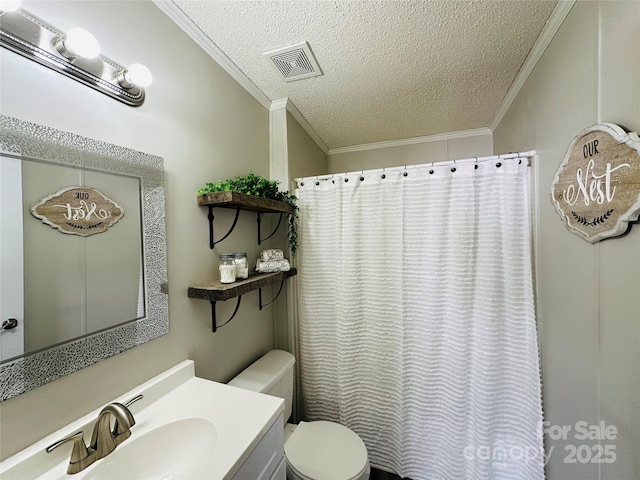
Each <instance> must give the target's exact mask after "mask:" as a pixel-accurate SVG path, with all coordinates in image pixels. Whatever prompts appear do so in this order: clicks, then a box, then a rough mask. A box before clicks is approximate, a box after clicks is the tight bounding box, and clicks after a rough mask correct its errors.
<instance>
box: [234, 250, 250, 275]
mask: <svg viewBox="0 0 640 480" xmlns="http://www.w3.org/2000/svg"><path fill="white" fill-rule="evenodd" d="M233 260H234V262H235V264H236V278H237V279H245V278H249V264H248V263H247V252H236V253H234V254H233Z"/></svg>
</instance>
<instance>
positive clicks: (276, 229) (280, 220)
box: [258, 212, 284, 245]
mask: <svg viewBox="0 0 640 480" xmlns="http://www.w3.org/2000/svg"><path fill="white" fill-rule="evenodd" d="M283 214H284V212H280V218H278V224H277V225H276V228H275V229H274V230H273V232H271V234H270V235H269V236H268V237H265V238H261V233H260V222H261V221H262V218H261V217H260V215H261V213H260V212H258V245H260V244H261V243H262V242H265V241H267V240H269V239H270V238H271V237H273V236H274V235H275V234H276V232H277V231H278V228H280V224H281V223H282V215H283Z"/></svg>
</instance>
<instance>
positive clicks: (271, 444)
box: [0, 360, 286, 480]
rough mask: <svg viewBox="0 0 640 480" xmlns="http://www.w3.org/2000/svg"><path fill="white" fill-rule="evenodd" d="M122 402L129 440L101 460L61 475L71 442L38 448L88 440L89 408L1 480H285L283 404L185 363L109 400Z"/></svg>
mask: <svg viewBox="0 0 640 480" xmlns="http://www.w3.org/2000/svg"><path fill="white" fill-rule="evenodd" d="M140 395H142V398H141V399H140V400H137V401H135V403H131V404H130V407H129V409H130V411H131V413H132V414H133V416H134V418H135V425H133V426H132V427H131V436H130V437H129V438H128V439H126V440H125V441H123V442H122V443H121V444H120V445H118V446H117V448H116V449H115V450H114V451H113V452H112V453H110V454H109V455H108V456H106V457H104V458H102V459H100V460H97V461H96V462H95V463H93V464H92V465H90V466H88V467H87V468H85V469H84V470H82V471H81V472H78V473H76V474H73V475H69V474H67V468H68V466H69V459H70V455H71V450H72V443H73V442H68V443H66V444H63V445H60V446H59V447H57V448H55V449H54V450H52V451H51V453H47V452H46V451H45V449H46V448H47V447H49V446H50V445H52V444H54V443H56V442H58V441H59V440H61V439H63V438H66V437H69V436H71V435H73V434H74V433H76V432H80V431H82V432H83V433H84V438H85V439H87V441H88V439H90V438H91V432H92V430H93V427H94V424H95V422H96V419H97V418H98V416H99V414H100V412H101V410H102V409H98V410H95V411H93V412H90V413H89V414H87V415H85V416H83V417H82V418H80V419H78V420H76V421H75V422H73V423H71V424H69V425H67V426H65V427H64V428H62V429H60V430H58V431H56V432H54V433H52V434H51V435H49V436H47V437H45V438H43V439H41V440H40V441H38V442H37V443H35V444H34V445H31V446H30V447H28V448H26V449H24V450H23V451H21V452H19V453H17V454H16V455H14V456H12V457H10V458H8V459H6V460H5V461H4V462H2V463H0V477H1V478H2V479H3V480H24V479H25V478H29V479H36V480H45V479H74V480H101V479H105V480H106V479H109V480H118V479H127V480H135V479H153V478H165V479H166V478H176V479H178V478H182V479H189V480H195V479H205V478H206V479H210V480H218V479H220V480H222V479H224V480H227V479H233V480H285V478H286V461H285V459H284V439H283V419H282V416H283V411H284V401H283V400H282V399H280V398H276V397H271V396H267V395H262V394H258V393H254V392H250V391H247V390H243V389H239V388H235V387H231V386H228V385H225V384H221V383H217V382H212V381H209V380H204V379H202V378H198V377H196V376H195V368H194V363H193V361H191V360H185V361H184V362H182V363H180V364H178V365H176V366H175V367H173V368H171V369H169V370H167V371H166V372H163V373H162V374H160V375H158V376H156V377H154V378H152V379H151V380H149V381H147V382H145V383H144V384H142V385H140V386H139V387H137V388H134V389H132V390H131V391H129V392H127V393H126V394H124V395H122V396H121V397H118V398H115V399H114V402H119V403H122V404H126V403H128V402H129V401H130V400H131V399H135V398H136V397H138V396H140Z"/></svg>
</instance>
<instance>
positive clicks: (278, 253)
mask: <svg viewBox="0 0 640 480" xmlns="http://www.w3.org/2000/svg"><path fill="white" fill-rule="evenodd" d="M260 260H262V261H263V262H272V261H278V260H284V252H283V251H282V250H280V249H279V248H270V249H268V250H263V251H262V252H261V253H260Z"/></svg>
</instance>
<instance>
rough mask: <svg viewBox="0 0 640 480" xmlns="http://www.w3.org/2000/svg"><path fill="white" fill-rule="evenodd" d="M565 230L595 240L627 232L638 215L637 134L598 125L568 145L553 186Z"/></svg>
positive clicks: (639, 171)
mask: <svg viewBox="0 0 640 480" xmlns="http://www.w3.org/2000/svg"><path fill="white" fill-rule="evenodd" d="M551 199H552V201H553V204H554V205H555V207H556V211H557V212H558V214H559V215H560V217H562V219H563V220H564V221H565V222H566V226H567V229H569V231H571V232H573V233H575V234H576V235H578V236H579V237H580V238H582V239H583V240H585V241H587V242H590V243H596V242H599V241H600V240H604V239H605V238H609V237H616V236H618V235H622V234H623V233H625V232H627V230H628V229H629V228H630V222H634V221H636V220H638V216H639V215H640V138H639V137H638V134H637V133H627V132H625V131H624V130H623V129H622V128H621V127H619V126H618V125H615V124H612V123H602V124H598V125H593V126H592V127H589V128H586V129H584V130H583V131H581V132H580V133H579V134H578V135H577V136H576V137H575V138H574V140H573V142H572V143H571V146H570V147H569V149H568V151H567V153H566V155H565V158H564V160H563V162H562V164H561V165H560V169H559V170H558V172H557V173H556V176H555V179H554V181H553V185H552V187H551Z"/></svg>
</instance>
